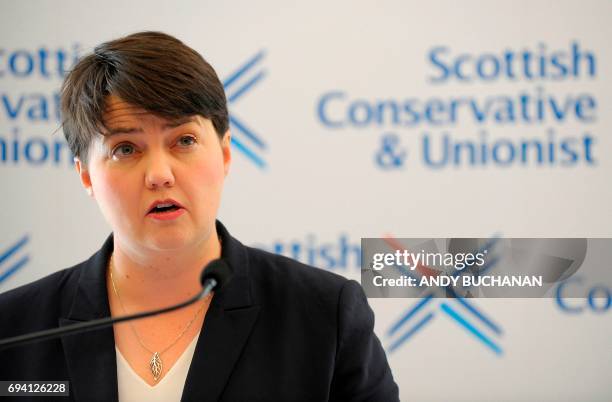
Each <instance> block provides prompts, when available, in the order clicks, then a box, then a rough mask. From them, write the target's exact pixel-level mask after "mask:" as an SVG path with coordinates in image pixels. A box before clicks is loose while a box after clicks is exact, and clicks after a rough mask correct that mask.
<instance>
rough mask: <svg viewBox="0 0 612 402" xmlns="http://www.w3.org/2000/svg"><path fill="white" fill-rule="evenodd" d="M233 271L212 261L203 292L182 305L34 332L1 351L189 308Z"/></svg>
mask: <svg viewBox="0 0 612 402" xmlns="http://www.w3.org/2000/svg"><path fill="white" fill-rule="evenodd" d="M232 275H233V272H232V269H231V268H230V267H229V265H227V263H226V262H225V261H223V260H222V259H216V260H213V261H211V262H210V263H209V264H208V265H206V267H205V268H204V270H203V271H202V274H201V275H200V283H201V284H202V290H201V291H200V292H199V293H198V294H197V295H195V296H194V297H192V298H191V299H189V300H187V301H184V302H182V303H179V304H176V305H174V306H170V307H164V308H162V309H159V310H152V311H146V312H144V313H137V314H131V315H125V316H120V317H115V318H113V317H107V318H101V319H98V320H92V321H85V322H80V323H78V324H73V325H69V326H66V327H61V328H53V329H46V330H43V331H38V332H34V333H31V334H25V335H19V336H14V337H11V338H6V339H2V340H0V350H2V349H7V348H10V347H13V346H17V345H22V344H24V343H31V342H39V341H44V340H48V339H54V338H58V337H60V336H64V335H69V334H78V333H82V332H86V331H92V330H94V329H100V328H105V327H108V326H111V325H113V324H115V323H118V322H124V321H130V320H138V319H141V318H145V317H150V316H153V315H158V314H164V313H168V312H170V311H174V310H178V309H181V308H183V307H187V306H189V305H191V304H193V303H195V302H197V301H198V300H201V299H203V298H204V297H206V296H207V295H208V294H209V293H210V292H212V291H213V290H219V289H221V288H222V287H223V286H225V285H226V284H227V282H229V281H230V279H231V278H232Z"/></svg>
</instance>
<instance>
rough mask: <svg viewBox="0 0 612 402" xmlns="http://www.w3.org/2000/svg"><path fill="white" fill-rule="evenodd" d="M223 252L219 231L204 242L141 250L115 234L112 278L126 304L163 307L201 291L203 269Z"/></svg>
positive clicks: (142, 306)
mask: <svg viewBox="0 0 612 402" xmlns="http://www.w3.org/2000/svg"><path fill="white" fill-rule="evenodd" d="M220 256H221V244H220V241H219V239H218V238H217V234H216V231H215V232H213V233H211V236H210V237H209V238H208V239H207V240H206V241H205V242H203V243H202V244H198V245H195V246H193V247H190V248H186V249H184V250H172V251H154V252H152V251H149V250H138V249H134V248H130V247H126V246H125V245H123V244H122V243H121V241H120V240H119V241H118V239H117V238H115V244H114V251H113V256H112V258H111V269H112V275H113V278H112V279H113V281H114V283H115V286H116V287H117V288H118V290H119V292H120V296H121V299H122V302H123V303H124V305H125V306H126V308H127V306H132V307H134V308H161V307H165V306H168V305H171V304H175V303H178V302H181V301H184V300H186V299H188V298H189V297H192V296H193V295H195V294H196V293H197V292H199V291H200V290H201V286H200V275H201V273H202V269H204V267H205V266H206V264H208V263H209V262H210V261H212V260H214V259H216V258H219V257H220ZM128 310H131V309H129V308H128Z"/></svg>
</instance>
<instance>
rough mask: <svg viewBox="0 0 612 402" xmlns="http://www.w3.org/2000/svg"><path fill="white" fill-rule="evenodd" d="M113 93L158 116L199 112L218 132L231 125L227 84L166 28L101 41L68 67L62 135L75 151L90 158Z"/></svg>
mask: <svg viewBox="0 0 612 402" xmlns="http://www.w3.org/2000/svg"><path fill="white" fill-rule="evenodd" d="M109 95H115V96H118V97H120V98H121V99H122V100H123V101H125V102H127V103H130V104H132V105H134V106H137V107H140V108H142V109H144V110H146V111H148V112H150V113H152V114H155V115H157V116H160V117H163V118H168V119H177V118H181V117H185V116H192V115H201V116H203V117H205V118H207V119H210V120H211V121H212V124H213V126H214V127H215V130H216V131H217V134H218V135H219V137H223V135H224V134H225V132H226V131H227V129H228V125H229V123H228V111H227V100H226V98H225V92H224V90H223V84H221V81H219V78H218V77H217V74H216V73H215V70H214V69H213V68H212V67H211V66H210V64H208V63H207V62H206V60H204V58H203V57H202V56H201V55H200V54H199V53H197V52H196V51H195V50H193V49H192V48H190V47H188V46H187V45H185V44H184V43H183V42H181V41H180V40H178V39H176V38H174V37H172V36H170V35H167V34H165V33H162V32H139V33H135V34H132V35H129V36H126V37H124V38H120V39H116V40H113V41H110V42H105V43H102V44H101V45H99V46H97V47H96V48H95V49H94V52H93V53H92V54H90V55H88V56H85V57H84V58H82V59H81V60H80V61H79V62H78V63H77V64H76V65H75V66H74V68H73V69H72V70H71V71H70V72H69V73H68V75H67V76H66V79H65V80H64V83H63V85H62V90H61V107H62V115H63V122H62V127H63V129H64V135H65V137H66V140H67V141H68V145H69V147H70V150H71V151H72V153H73V155H74V156H76V157H78V158H79V159H81V160H83V161H87V156H88V155H87V152H88V150H89V146H90V144H91V141H92V139H93V138H94V136H95V135H97V134H101V133H102V132H103V131H104V130H103V129H104V124H103V120H102V119H103V114H104V110H105V101H106V98H107V97H108V96H109Z"/></svg>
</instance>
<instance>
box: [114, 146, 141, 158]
mask: <svg viewBox="0 0 612 402" xmlns="http://www.w3.org/2000/svg"><path fill="white" fill-rule="evenodd" d="M134 152H136V149H135V148H134V145H132V144H119V145H117V146H116V147H115V148H114V149H113V152H112V154H113V157H117V158H121V157H125V156H130V155H132V154H134Z"/></svg>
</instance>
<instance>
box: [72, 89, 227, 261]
mask: <svg viewBox="0 0 612 402" xmlns="http://www.w3.org/2000/svg"><path fill="white" fill-rule="evenodd" d="M104 124H105V126H106V128H107V130H108V133H107V134H106V135H105V136H98V137H97V138H96V139H95V140H94V142H93V143H92V145H91V147H90V150H89V161H88V163H87V166H85V165H84V164H83V163H81V162H79V161H77V171H78V172H79V175H80V178H81V181H82V183H83V185H84V186H85V188H86V189H87V190H88V192H89V193H90V194H91V195H92V196H93V197H94V198H95V199H96V201H97V202H98V205H99V207H100V209H101V211H102V213H103V214H104V217H105V218H106V220H107V221H108V222H109V224H110V225H111V227H112V229H113V232H114V233H115V239H116V241H117V240H119V241H121V242H123V243H124V246H125V247H129V248H132V249H134V250H140V251H146V250H156V251H162V250H165V251H169V250H178V249H181V248H185V247H198V246H201V245H203V244H204V243H205V242H206V241H207V240H209V238H210V236H211V234H212V233H215V232H214V229H215V226H214V225H215V218H216V216H217V210H218V208H219V202H220V199H221V191H222V187H223V181H224V178H225V175H226V174H227V172H228V169H229V165H230V160H231V154H230V136H229V132H228V133H226V134H225V136H224V138H223V139H222V140H219V137H218V135H217V133H216V131H215V129H214V127H213V125H212V123H211V121H210V120H208V119H205V118H203V117H201V116H196V117H193V118H185V119H182V120H179V121H169V120H166V119H163V118H160V117H157V116H154V115H152V114H150V113H148V112H146V111H144V110H142V109H140V108H138V107H135V106H132V105H130V104H128V103H126V102H124V101H122V100H121V99H120V98H117V97H112V96H111V97H109V99H108V102H107V109H106V113H105V114H104Z"/></svg>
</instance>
